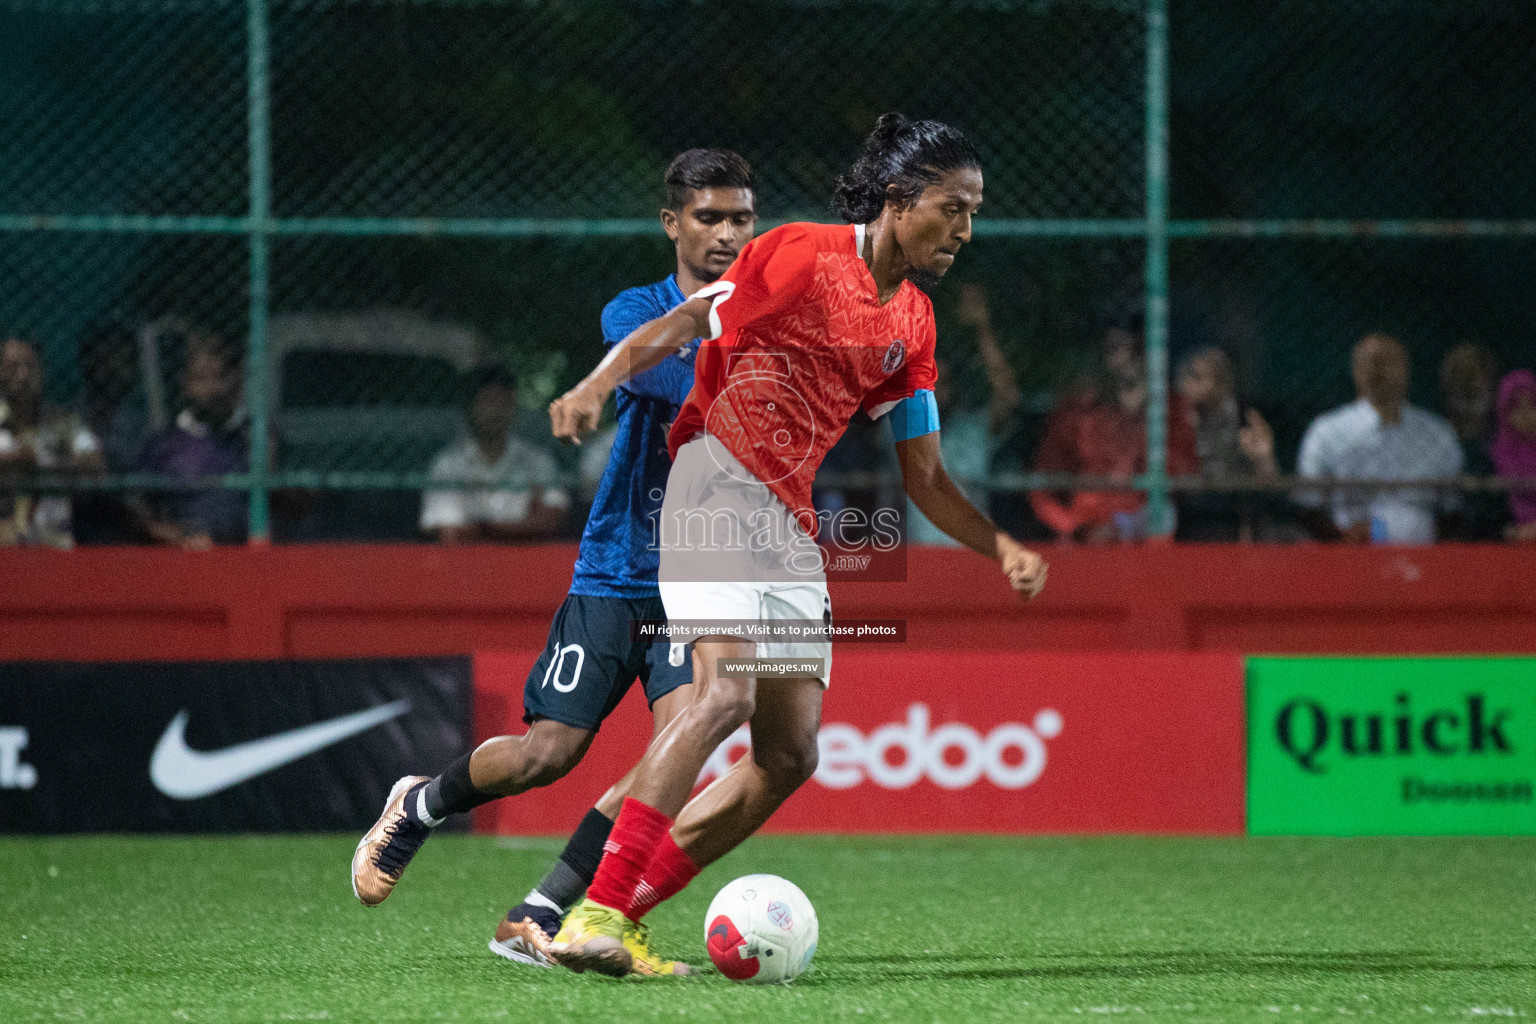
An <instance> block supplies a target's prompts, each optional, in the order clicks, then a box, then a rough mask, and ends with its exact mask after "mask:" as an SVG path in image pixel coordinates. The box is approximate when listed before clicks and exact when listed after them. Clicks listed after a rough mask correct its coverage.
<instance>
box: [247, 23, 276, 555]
mask: <svg viewBox="0 0 1536 1024" xmlns="http://www.w3.org/2000/svg"><path fill="white" fill-rule="evenodd" d="M267 42H268V40H267V0H246V120H247V125H246V129H247V145H248V147H249V158H250V170H249V177H250V210H249V214H248V218H249V221H250V224H249V229H248V235H247V237H248V239H249V243H250V247H251V266H250V272H251V280H250V338H249V341H248V344H247V349H246V362H245V367H246V369H245V403H246V409H247V410H248V411H249V413H250V417H251V451H250V462H251V489H250V516H251V523H250V543H252V544H265V543H267V542H268V541H269V540H270V539H271V530H270V527H269V525H268V514H267V512H268V500H267V471H268V460H269V459H270V458H271V454H270V447H271V446H270V436H269V435H270V430H269V429H268V425H267V421H268V416H267V399H268V396H269V394H270V388H271V374H270V372H269V371H268V367H267V298H268V296H267V241H268V232H269V231H270V230H271V219H272V207H271V203H272V197H271V175H272V164H271V153H270V150H269V148H268V143H269V125H268V113H269V110H270V106H269V104H270V95H269V93H268V89H267Z"/></svg>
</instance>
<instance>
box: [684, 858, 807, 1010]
mask: <svg viewBox="0 0 1536 1024" xmlns="http://www.w3.org/2000/svg"><path fill="white" fill-rule="evenodd" d="M818 935H819V928H818V926H817V924H816V908H815V907H813V906H811V901H810V900H808V899H806V898H805V893H803V892H801V891H800V887H799V886H797V885H795V883H793V882H790V881H787V880H785V879H783V878H780V877H779V876H778V875H743V876H742V877H741V878H738V879H736V881H734V882H732V883H730V884H729V885H727V886H726V887H725V888H724V889H721V890H720V892H719V893H717V894H716V896H715V898H714V900H713V902H711V903H710V905H709V912H708V913H706V914H705V915H704V944H705V946H707V947H708V949H709V958H710V959H711V960H712V961H714V964H715V966H716V967H718V968H719V969H720V973H721V974H723V975H725V976H726V977H727V978H730V979H731V980H732V981H740V982H745V983H746V984H748V985H774V984H781V985H782V984H788V983H789V982H791V981H794V980H795V979H796V978H798V977H799V976H800V975H802V974H804V973H805V970H806V968H808V967H810V966H811V957H813V956H815V955H816V940H817V937H818Z"/></svg>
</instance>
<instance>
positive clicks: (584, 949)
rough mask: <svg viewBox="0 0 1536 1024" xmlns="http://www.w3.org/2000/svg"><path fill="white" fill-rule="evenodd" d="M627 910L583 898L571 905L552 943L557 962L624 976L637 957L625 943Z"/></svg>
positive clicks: (564, 965) (585, 969) (562, 964)
mask: <svg viewBox="0 0 1536 1024" xmlns="http://www.w3.org/2000/svg"><path fill="white" fill-rule="evenodd" d="M625 923H626V922H625V918H624V912H623V911H622V910H614V909H613V908H612V907H605V906H603V905H602V904H601V903H593V902H592V901H591V900H590V899H584V900H582V901H581V902H580V903H578V904H576V906H574V907H572V908H571V912H570V913H569V914H567V915H566V916H565V921H564V922H563V923H562V924H561V925H560V931H559V932H558V933H557V934H556V935H555V941H554V942H552V943H550V946H549V955H550V957H551V958H552V959H553V960H554V961H555V963H557V964H559V965H561V966H562V967H569V968H570V969H571V970H573V971H575V972H576V973H578V974H580V973H581V972H582V971H596V972H597V973H599V974H607V975H609V976H610V977H614V978H622V977H623V976H624V975H626V974H628V973H629V972H630V971H631V970H633V968H634V963H635V961H634V957H633V955H632V954H631V953H630V951H629V950H628V949H627V948H626V947H625V944H624V926H625Z"/></svg>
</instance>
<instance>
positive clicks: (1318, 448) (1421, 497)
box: [1296, 334, 1462, 544]
mask: <svg viewBox="0 0 1536 1024" xmlns="http://www.w3.org/2000/svg"><path fill="white" fill-rule="evenodd" d="M1351 369H1352V371H1353V375H1354V379H1355V391H1356V392H1357V393H1358V394H1359V396H1360V397H1359V398H1358V399H1357V400H1356V401H1354V402H1352V403H1350V404H1349V405H1345V406H1341V407H1339V408H1337V409H1334V410H1333V411H1331V412H1327V413H1324V414H1323V415H1321V416H1319V417H1318V418H1317V419H1315V420H1313V421H1312V425H1311V426H1309V427H1308V428H1307V433H1306V436H1305V437H1303V438H1302V442H1301V455H1300V456H1299V457H1298V459H1297V465H1296V472H1297V475H1298V476H1302V477H1310V478H1314V479H1318V480H1329V479H1332V480H1444V479H1446V478H1448V477H1454V476H1457V475H1458V474H1460V473H1461V462H1462V453H1461V445H1460V443H1458V441H1457V440H1456V432H1455V431H1454V430H1452V429H1451V426H1450V424H1448V423H1446V422H1445V420H1443V419H1441V418H1440V417H1439V416H1436V415H1435V414H1434V413H1431V412H1426V411H1425V410H1423V409H1417V408H1415V407H1413V406H1411V405H1409V404H1408V352H1407V350H1406V349H1404V348H1403V345H1402V343H1401V342H1399V341H1398V340H1397V339H1396V338H1393V337H1392V336H1391V335H1387V334H1368V335H1366V336H1365V337H1364V338H1362V339H1361V340H1360V341H1359V343H1358V344H1356V345H1355V350H1354V353H1353V355H1352V358H1351ZM1296 501H1297V503H1298V504H1299V505H1301V506H1302V508H1303V510H1304V512H1303V522H1304V524H1305V525H1306V526H1307V527H1308V528H1309V529H1311V530H1312V532H1313V534H1314V535H1316V536H1317V537H1318V539H1320V540H1342V541H1344V542H1346V543H1353V544H1366V543H1376V544H1432V543H1434V541H1435V537H1436V535H1437V526H1438V524H1437V522H1436V520H1437V517H1443V516H1449V515H1451V514H1452V513H1454V512H1455V511H1456V508H1457V507H1458V499H1457V496H1456V494H1455V493H1454V492H1450V491H1446V490H1443V489H1441V490H1436V489H1434V488H1429V487H1396V488H1387V489H1383V490H1378V491H1370V490H1363V489H1355V488H1340V489H1337V490H1333V491H1328V490H1323V489H1317V490H1312V489H1308V490H1306V491H1302V492H1299V493H1298V494H1297V495H1296Z"/></svg>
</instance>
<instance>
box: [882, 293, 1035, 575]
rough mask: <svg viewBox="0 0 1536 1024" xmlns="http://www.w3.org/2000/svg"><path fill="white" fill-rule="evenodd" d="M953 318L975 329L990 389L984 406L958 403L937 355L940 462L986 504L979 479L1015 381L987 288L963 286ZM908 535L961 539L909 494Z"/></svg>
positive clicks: (947, 366) (915, 539)
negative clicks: (930, 517)
mask: <svg viewBox="0 0 1536 1024" xmlns="http://www.w3.org/2000/svg"><path fill="white" fill-rule="evenodd" d="M956 319H957V320H959V321H960V322H961V323H962V324H966V325H968V326H970V327H974V328H975V329H976V353H977V355H978V356H980V358H981V365H982V366H983V367H984V368H985V369H986V371H987V385H988V388H989V395H988V399H987V404H986V406H985V407H981V406H977V405H960V404H959V403H958V402H957V401H956V400H955V394H956V393H955V381H954V373H953V370H954V365H953V363H951V362H950V361H949V360H948V359H945V358H943V357H939V358H938V359H937V360H936V364H937V367H938V371H939V379H938V383H937V384H936V385H935V386H934V395H933V397H934V400H935V402H937V404H938V407H939V445H940V448H941V453H940V454H941V455H942V456H943V459H944V468H945V469H947V470H949V472H950V475H952V476H953V477H954V478H955V481H956V482H957V483H959V484H960V485H961V488H962V489H963V490H964V491H966V493H967V494H968V495H969V496H970V499H971V501H972V502H974V503H975V504H976V506H977V507H978V508H986V507H987V505H988V500H987V493H986V490H985V488H984V486H983V482H984V481H985V480H986V479H987V476H988V474H989V473H990V472H991V469H992V456H993V454H994V453H995V452H996V451H997V447H998V444H999V443H1000V441H1001V438H1002V436H1003V431H1004V429H1005V428H1006V426H1007V424H1008V420H1009V417H1011V416H1012V415H1013V411H1014V410H1015V409H1017V408H1018V406H1019V401H1020V398H1021V396H1020V394H1019V383H1018V378H1017V376H1016V375H1015V374H1014V372H1013V367H1012V366H1011V365H1009V363H1008V358H1007V357H1006V356H1005V355H1003V349H1002V346H1001V345H999V344H998V342H997V335H996V334H995V333H994V332H993V329H992V309H991V306H990V304H989V303H988V301H987V291H986V289H985V288H983V287H982V286H981V285H979V284H966V285H962V286H961V288H960V307H959V309H958V310H957V311H956ZM907 541H908V543H911V544H942V545H947V546H951V547H953V546H955V545H957V544H958V543H959V542H958V541H956V540H954V539H953V538H951V537H950V536H949V535H948V534H946V533H944V532H943V531H942V530H940V529H939V528H938V527H936V526H934V525H933V524H932V523H930V522H929V521H928V519H927V517H926V516H924V515H923V514H922V512H920V511H918V508H917V506H916V505H914V504H912V503H911V501H910V500H909V501H908V502H907Z"/></svg>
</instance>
